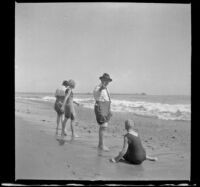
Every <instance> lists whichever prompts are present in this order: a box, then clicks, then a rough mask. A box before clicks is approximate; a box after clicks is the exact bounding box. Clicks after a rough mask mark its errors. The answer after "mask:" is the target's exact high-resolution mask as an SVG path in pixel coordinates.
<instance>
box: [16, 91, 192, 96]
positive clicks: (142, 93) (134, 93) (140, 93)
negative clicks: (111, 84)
mask: <svg viewBox="0 0 200 187" xmlns="http://www.w3.org/2000/svg"><path fill="white" fill-rule="evenodd" d="M15 93H28V94H29V93H34V94H36V93H52V94H53V93H54V92H30V91H27V92H25V91H15ZM74 94H93V93H92V92H74ZM110 94H112V95H143V96H145V95H163V96H164V95H166V96H169V95H173V96H176V95H177V96H191V94H148V93H146V92H133V93H118V92H113V93H112V92H110Z"/></svg>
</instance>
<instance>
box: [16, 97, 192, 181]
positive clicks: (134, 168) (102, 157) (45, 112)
mask: <svg viewBox="0 0 200 187" xmlns="http://www.w3.org/2000/svg"><path fill="white" fill-rule="evenodd" d="M76 112H77V123H76V125H75V129H76V132H77V134H78V135H79V136H80V137H79V138H76V139H74V140H72V139H71V132H70V124H69V122H68V123H67V130H68V135H67V137H66V141H65V142H64V143H63V142H61V141H59V140H57V139H56V136H55V128H56V113H55V111H54V110H53V105H52V104H50V103H46V102H36V101H24V100H20V99H16V102H15V150H16V153H15V160H16V162H15V163H16V167H15V173H16V176H15V178H16V179H47V180H48V179H50V180H128V181H129V180H131V181H132V180H133V181H134V180H143V181H145V180H190V142H191V141H190V139H191V136H190V128H191V124H190V122H187V121H166V120H158V119H154V118H149V117H141V116H136V115H133V114H131V113H113V117H112V119H111V121H110V124H109V127H108V129H107V134H106V137H105V142H106V144H107V146H108V147H109V148H110V151H109V152H99V151H98V150H97V143H98V125H97V123H96V120H95V116H94V112H93V110H91V109H86V108H83V107H76ZM125 119H133V120H134V121H135V123H136V129H137V130H138V131H139V133H140V137H141V139H142V143H143V146H144V148H145V149H146V152H147V154H148V155H151V156H156V157H158V161H156V162H152V161H144V162H143V163H142V165H131V164H127V163H124V162H120V163H117V164H116V163H111V162H109V158H111V157H113V156H116V154H118V152H119V151H120V150H121V148H122V145H123V134H125V131H124V121H125ZM59 133H60V132H59Z"/></svg>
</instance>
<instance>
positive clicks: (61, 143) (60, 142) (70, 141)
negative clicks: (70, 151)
mask: <svg viewBox="0 0 200 187" xmlns="http://www.w3.org/2000/svg"><path fill="white" fill-rule="evenodd" d="M57 141H58V143H59V145H60V146H63V145H64V144H65V143H66V142H68V143H72V142H73V141H75V139H74V138H71V139H70V140H63V139H57Z"/></svg>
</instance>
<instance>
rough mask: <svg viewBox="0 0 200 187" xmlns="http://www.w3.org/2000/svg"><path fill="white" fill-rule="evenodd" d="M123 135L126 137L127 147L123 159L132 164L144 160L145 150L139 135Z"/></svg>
mask: <svg viewBox="0 0 200 187" xmlns="http://www.w3.org/2000/svg"><path fill="white" fill-rule="evenodd" d="M125 137H127V139H128V149H127V152H126V154H125V155H124V156H123V157H124V159H125V160H126V161H128V162H130V163H132V164H141V163H142V162H143V161H144V160H146V152H145V150H144V148H143V146H142V142H141V140H140V138H139V136H134V135H132V134H130V133H127V134H126V135H125Z"/></svg>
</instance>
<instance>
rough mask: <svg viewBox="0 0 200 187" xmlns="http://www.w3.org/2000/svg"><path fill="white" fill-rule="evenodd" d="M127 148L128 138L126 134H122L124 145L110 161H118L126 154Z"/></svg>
mask: <svg viewBox="0 0 200 187" xmlns="http://www.w3.org/2000/svg"><path fill="white" fill-rule="evenodd" d="M127 149H128V139H127V137H126V136H124V145H123V148H122V150H121V152H119V154H118V156H116V157H115V158H112V159H111V161H112V162H119V160H121V159H122V158H123V156H124V155H125V154H126V152H127Z"/></svg>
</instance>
